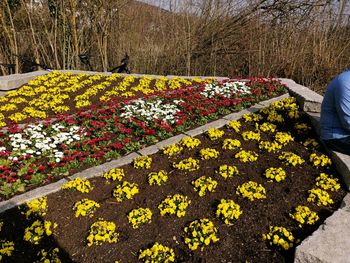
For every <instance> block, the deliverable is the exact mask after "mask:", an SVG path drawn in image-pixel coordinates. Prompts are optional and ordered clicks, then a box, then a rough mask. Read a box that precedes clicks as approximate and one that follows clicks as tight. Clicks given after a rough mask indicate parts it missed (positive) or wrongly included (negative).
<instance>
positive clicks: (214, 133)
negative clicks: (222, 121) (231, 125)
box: [207, 128, 225, 140]
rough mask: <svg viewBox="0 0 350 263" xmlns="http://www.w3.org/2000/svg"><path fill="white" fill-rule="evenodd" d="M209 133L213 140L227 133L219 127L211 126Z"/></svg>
mask: <svg viewBox="0 0 350 263" xmlns="http://www.w3.org/2000/svg"><path fill="white" fill-rule="evenodd" d="M207 133H208V136H209V138H210V139H211V140H217V139H219V138H221V137H222V136H224V134H225V133H224V131H222V130H219V129H218V128H209V129H208V131H207Z"/></svg>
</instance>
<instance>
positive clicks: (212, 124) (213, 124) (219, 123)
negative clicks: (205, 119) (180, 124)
mask: <svg viewBox="0 0 350 263" xmlns="http://www.w3.org/2000/svg"><path fill="white" fill-rule="evenodd" d="M227 123H228V120H226V119H218V120H216V121H212V122H209V123H207V124H205V125H202V126H200V127H198V128H196V129H193V130H190V131H186V132H184V134H186V135H188V136H191V137H194V136H197V135H199V134H202V133H204V132H206V131H207V130H208V129H209V128H221V127H223V126H225V125H226V124H227Z"/></svg>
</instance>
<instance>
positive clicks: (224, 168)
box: [215, 164, 239, 179]
mask: <svg viewBox="0 0 350 263" xmlns="http://www.w3.org/2000/svg"><path fill="white" fill-rule="evenodd" d="M215 172H216V173H218V174H220V175H221V176H222V177H224V178H225V179H227V178H230V177H232V176H233V175H237V174H239V172H238V169H237V167H236V166H233V165H227V164H224V165H220V167H219V170H218V171H215Z"/></svg>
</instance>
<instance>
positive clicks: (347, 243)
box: [281, 79, 350, 263]
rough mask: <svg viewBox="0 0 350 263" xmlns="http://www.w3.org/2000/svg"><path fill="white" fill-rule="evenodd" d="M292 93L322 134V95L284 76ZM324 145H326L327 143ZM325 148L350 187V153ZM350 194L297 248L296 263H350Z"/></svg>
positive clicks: (283, 80) (348, 188) (349, 188)
mask: <svg viewBox="0 0 350 263" xmlns="http://www.w3.org/2000/svg"><path fill="white" fill-rule="evenodd" d="M281 81H282V83H283V84H286V85H287V88H288V89H289V92H290V93H291V94H292V95H293V96H295V97H296V99H297V102H298V104H299V106H300V108H301V109H302V110H304V111H305V112H306V114H307V115H308V117H309V119H310V120H311V124H312V125H313V126H314V129H315V130H316V132H317V133H318V134H319V132H320V123H319V122H320V111H321V104H322V100H323V97H322V96H321V95H319V94H317V93H315V92H313V91H311V90H310V89H308V88H307V87H304V86H301V85H299V84H297V83H295V82H294V81H293V80H291V79H281ZM324 146H325V145H324ZM326 150H327V152H328V154H329V155H330V157H331V159H332V161H333V162H334V164H335V166H336V169H337V171H338V172H339V173H340V175H341V177H342V179H343V182H344V183H345V185H346V187H347V190H348V191H349V190H350V156H348V155H345V154H342V153H338V152H335V151H331V150H329V149H327V147H326ZM349 225H350V193H348V194H347V195H346V196H345V198H344V199H343V202H342V204H341V206H340V208H339V209H338V210H337V211H336V212H334V213H333V214H332V215H331V216H330V217H328V218H327V219H326V221H325V222H324V223H323V224H322V225H321V226H320V227H319V228H318V229H317V230H316V231H315V232H314V233H313V234H312V235H311V236H309V237H307V238H306V239H305V240H304V241H303V242H302V243H301V244H300V245H299V246H297V247H296V250H295V256H294V263H345V262H349V253H348V251H349V247H350V228H349Z"/></svg>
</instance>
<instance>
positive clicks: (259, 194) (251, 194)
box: [236, 181, 266, 201]
mask: <svg viewBox="0 0 350 263" xmlns="http://www.w3.org/2000/svg"><path fill="white" fill-rule="evenodd" d="M236 194H240V195H241V196H242V197H244V198H248V199H249V200H250V201H254V200H255V199H265V198H266V190H265V188H264V187H263V186H262V185H261V184H258V183H257V182H253V181H249V182H247V183H244V184H242V185H239V186H238V187H237V191H236Z"/></svg>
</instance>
